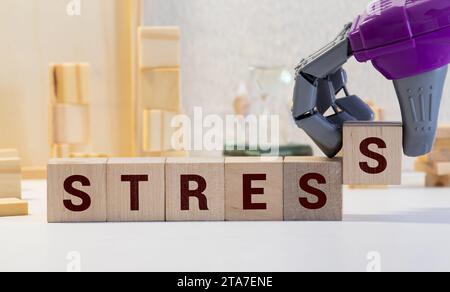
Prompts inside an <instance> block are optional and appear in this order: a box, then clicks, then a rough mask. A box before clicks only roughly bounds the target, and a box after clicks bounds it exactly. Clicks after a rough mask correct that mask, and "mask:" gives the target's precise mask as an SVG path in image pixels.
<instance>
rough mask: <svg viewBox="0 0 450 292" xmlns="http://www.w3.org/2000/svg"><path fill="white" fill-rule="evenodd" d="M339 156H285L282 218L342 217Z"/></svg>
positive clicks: (314, 218) (336, 219)
mask: <svg viewBox="0 0 450 292" xmlns="http://www.w3.org/2000/svg"><path fill="white" fill-rule="evenodd" d="M342 209H343V200H342V160H341V159H340V158H334V159H327V158H321V157H286V159H285V161H284V220H286V221H341V220H342Z"/></svg>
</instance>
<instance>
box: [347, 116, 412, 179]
mask: <svg viewBox="0 0 450 292" xmlns="http://www.w3.org/2000/svg"><path fill="white" fill-rule="evenodd" d="M402 134H403V131H402V124H401V123H394V122H348V123H346V124H345V125H344V184H348V185H400V184H401V170H402V157H403V151H402Z"/></svg>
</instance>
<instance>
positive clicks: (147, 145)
mask: <svg viewBox="0 0 450 292" xmlns="http://www.w3.org/2000/svg"><path fill="white" fill-rule="evenodd" d="M163 119H164V113H163V111H161V110H144V114H143V123H142V124H143V139H142V142H143V145H142V148H143V149H144V151H146V152H161V151H163V143H164V142H163V139H164V137H163Z"/></svg>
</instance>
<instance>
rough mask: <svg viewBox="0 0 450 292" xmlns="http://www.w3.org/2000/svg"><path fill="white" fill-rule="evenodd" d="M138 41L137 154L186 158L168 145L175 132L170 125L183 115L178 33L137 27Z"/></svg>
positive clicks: (169, 28) (176, 148)
mask: <svg viewBox="0 0 450 292" xmlns="http://www.w3.org/2000/svg"><path fill="white" fill-rule="evenodd" d="M138 38H139V39H138V60H139V63H138V64H139V68H138V70H137V72H138V93H139V94H138V98H137V101H136V130H137V134H136V145H138V147H139V148H138V150H137V154H138V155H140V156H163V155H164V156H177V157H179V156H186V155H187V153H186V152H185V151H182V150H183V149H178V147H174V145H172V141H171V140H172V139H171V138H172V134H173V133H175V131H176V128H174V127H172V125H171V121H172V119H173V118H174V117H175V116H176V115H177V114H179V113H181V112H182V106H181V96H180V29H179V28H178V27H140V28H139V30H138ZM172 152H173V153H172Z"/></svg>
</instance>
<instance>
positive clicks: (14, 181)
mask: <svg viewBox="0 0 450 292" xmlns="http://www.w3.org/2000/svg"><path fill="white" fill-rule="evenodd" d="M21 179H22V174H21V167H20V158H14V157H13V158H0V198H18V199H20V198H21V197H22V189H21Z"/></svg>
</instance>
